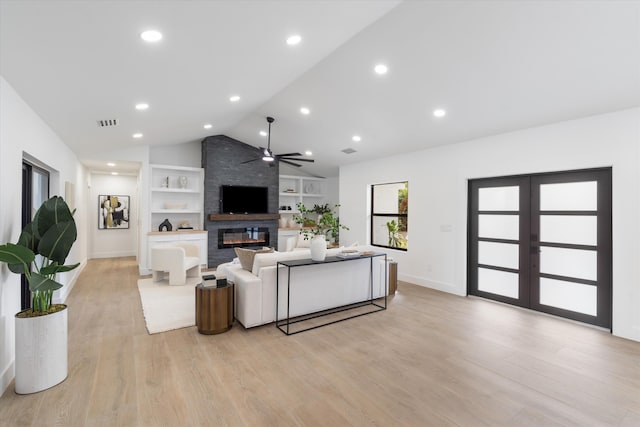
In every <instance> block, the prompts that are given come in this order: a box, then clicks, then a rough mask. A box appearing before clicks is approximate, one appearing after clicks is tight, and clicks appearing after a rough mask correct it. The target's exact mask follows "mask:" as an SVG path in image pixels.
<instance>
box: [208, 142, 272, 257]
mask: <svg viewBox="0 0 640 427" xmlns="http://www.w3.org/2000/svg"><path fill="white" fill-rule="evenodd" d="M261 154H262V153H261V151H260V150H259V149H258V148H255V147H253V146H251V145H248V144H245V143H243V142H240V141H237V140H235V139H233V138H229V137H228V136H225V135H215V136H209V137H207V138H205V139H204V140H203V141H202V167H203V168H204V216H205V220H204V223H205V228H206V229H207V230H208V231H209V268H215V267H217V266H218V265H219V264H222V263H223V262H228V261H231V260H232V259H233V258H234V257H235V256H236V255H235V251H234V249H233V248H223V249H218V229H220V228H240V227H243V228H244V227H268V228H269V235H270V237H269V239H270V243H269V246H273V247H276V246H277V244H278V221H277V220H254V221H243V220H236V221H209V214H219V213H222V212H221V210H220V186H221V185H248V186H260V187H268V189H269V190H268V199H269V200H268V203H269V213H274V214H277V213H278V191H279V170H278V162H274V165H273V166H269V163H267V162H263V161H262V159H261V157H262V156H261ZM251 159H258V160H256V161H254V162H250V163H245V164H243V163H242V162H245V161H247V160H251ZM238 217H239V219H240V218H241V217H242V215H238Z"/></svg>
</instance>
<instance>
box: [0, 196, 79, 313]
mask: <svg viewBox="0 0 640 427" xmlns="http://www.w3.org/2000/svg"><path fill="white" fill-rule="evenodd" d="M74 213H75V210H74V211H73V212H71V211H70V210H69V206H68V205H67V203H66V202H65V201H64V199H62V197H58V196H54V197H52V198H50V199H49V200H47V201H46V202H44V203H43V204H42V206H40V208H39V209H38V211H37V212H36V214H35V216H34V217H33V221H32V222H31V223H29V224H27V225H26V226H25V227H24V229H23V230H22V233H20V237H19V238H18V243H16V244H13V243H6V244H4V245H2V246H0V262H4V263H6V264H7V266H8V267H9V270H11V271H12V272H13V273H16V274H24V275H25V276H26V278H27V281H28V282H29V291H30V292H31V302H32V304H31V306H32V309H31V314H33V315H44V314H48V313H50V312H53V311H55V310H54V309H53V308H52V299H53V292H54V291H55V290H57V289H60V288H61V287H62V284H60V283H58V282H57V281H56V280H55V279H56V274H57V273H62V272H65V271H71V270H73V269H74V268H77V267H78V266H79V265H80V263H78V264H73V265H64V262H65V260H66V258H67V256H68V255H69V252H70V251H71V247H72V246H73V242H75V240H76V237H77V235H78V232H77V229H76V222H75V220H74V219H73V214H74Z"/></svg>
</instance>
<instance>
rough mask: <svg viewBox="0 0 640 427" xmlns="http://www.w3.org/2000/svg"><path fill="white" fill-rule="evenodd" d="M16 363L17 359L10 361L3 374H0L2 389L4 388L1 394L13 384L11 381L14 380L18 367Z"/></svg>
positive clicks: (0, 386)
mask: <svg viewBox="0 0 640 427" xmlns="http://www.w3.org/2000/svg"><path fill="white" fill-rule="evenodd" d="M14 363H15V360H12V361H11V363H9V366H7V367H6V368H5V370H4V371H3V372H2V376H0V390H2V393H0V396H2V395H3V394H4V393H5V392H6V391H7V389H8V388H9V385H11V381H13V378H14V377H15V376H16V374H15V372H16V367H15V364H14Z"/></svg>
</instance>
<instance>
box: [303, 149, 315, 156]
mask: <svg viewBox="0 0 640 427" xmlns="http://www.w3.org/2000/svg"><path fill="white" fill-rule="evenodd" d="M304 155H305V156H312V155H313V153H312V152H311V151H309V150H307V151H305V152H304Z"/></svg>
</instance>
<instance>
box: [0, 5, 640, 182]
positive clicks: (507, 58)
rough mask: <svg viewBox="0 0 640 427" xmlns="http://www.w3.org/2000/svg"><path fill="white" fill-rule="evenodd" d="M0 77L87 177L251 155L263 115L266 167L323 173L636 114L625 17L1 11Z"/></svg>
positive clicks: (396, 10)
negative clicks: (113, 164)
mask: <svg viewBox="0 0 640 427" xmlns="http://www.w3.org/2000/svg"><path fill="white" fill-rule="evenodd" d="M146 29H157V30H159V31H161V32H162V34H163V39H162V40H161V41H160V42H158V43H154V44H149V43H146V42H144V41H142V40H141V39H140V37H139V35H140V33H141V32H142V31H144V30H146ZM292 34H299V35H300V36H301V37H302V42H301V43H300V44H298V45H296V46H288V45H287V44H286V43H285V40H286V39H287V37H289V36H290V35H292ZM380 63H383V64H386V65H387V66H388V73H387V74H385V75H378V74H376V73H375V72H374V71H373V69H374V66H375V65H377V64H380ZM0 74H1V75H2V76H3V77H4V78H5V79H6V80H7V81H8V82H9V84H11V85H12V86H13V87H14V88H15V89H16V91H17V92H18V93H19V94H20V95H21V96H22V97H23V99H24V100H25V101H26V102H27V103H28V104H29V105H30V106H31V108H32V109H33V110H34V111H35V112H36V113H37V114H39V115H40V117H42V119H43V120H44V121H45V122H46V123H47V124H48V125H49V126H50V127H51V128H52V129H53V130H54V131H55V132H56V133H57V134H58V136H59V137H60V138H61V139H62V140H63V141H64V142H65V143H66V144H67V145H69V146H70V147H71V148H72V149H73V150H74V151H75V152H76V153H77V155H78V157H79V158H81V159H82V160H83V161H85V162H86V164H88V165H95V164H96V163H93V162H92V160H93V159H94V158H95V157H96V153H101V152H111V151H114V150H118V149H121V148H124V147H129V146H132V145H140V144H146V145H152V146H153V145H166V144H181V143H188V142H194V141H201V140H202V139H203V138H205V137H206V136H209V135H215V134H225V135H228V136H230V137H233V138H236V139H238V140H240V141H243V142H246V143H248V144H251V145H254V146H266V138H265V137H264V136H260V135H259V131H260V130H266V129H267V123H266V120H265V116H268V115H269V116H273V117H275V118H276V122H275V123H274V125H273V127H272V139H271V144H272V146H271V148H272V150H273V151H274V153H276V154H278V153H285V152H292V151H299V152H304V151H306V150H310V151H312V152H313V155H312V156H311V158H313V159H315V160H316V163H314V164H308V165H304V166H303V167H302V168H301V170H302V171H304V172H306V173H309V174H313V175H320V176H333V175H336V174H337V170H338V167H339V165H342V164H348V163H353V162H360V161H363V160H367V159H373V158H380V157H385V156H390V155H393V154H396V153H400V152H409V151H415V150H420V149H424V148H427V147H431V146H437V145H442V144H449V143H455V142H460V141H465V140H469V139H473V138H478V137H482V136H488V135H493V134H497V133H504V132H509V131H513V130H517V129H522V128H527V127H532V126H538V125H544V124H548V123H553V122H557V121H562V120H570V119H575V118H580V117H584V116H589V115H593V114H600V113H605V112H610V111H616V110H622V109H626V108H631V107H637V106H639V105H640V2H637V1H554V2H546V1H544V2H542V1H482V0H479V1H385V0H369V1H366V0H350V1H331V0H324V1H314V0H306V1H286V0H280V1H275V0H273V1H269V0H244V1H223V0H215V1H214V0H212V1H168V0H167V1H162V2H158V1H129V2H126V1H108V0H105V1H82V2H81V1H56V0H51V1H29V0H21V1H11V0H0ZM232 95H239V96H240V100H239V101H238V102H230V101H229V98H230V97H231V96H232ZM142 102H144V103H148V104H149V108H148V109H147V110H144V111H138V110H136V109H135V105H136V104H137V103H142ZM303 106H305V107H307V108H309V110H310V114H308V115H303V114H301V113H300V108H301V107H303ZM437 108H442V109H444V110H446V113H447V114H446V116H444V117H441V118H437V117H434V116H433V114H432V113H433V111H434V110H435V109H437ZM108 119H117V120H118V125H117V126H115V127H102V128H101V127H99V126H98V125H97V121H98V120H108ZM207 123H209V124H211V125H212V127H211V128H210V129H204V128H203V126H204V125H205V124H207ZM134 133H142V134H143V136H142V138H138V139H134V138H133V137H132V135H133V134H134ZM354 135H358V136H360V138H361V139H360V141H353V140H352V137H353V136H354ZM347 148H350V149H353V150H355V152H354V153H352V154H345V153H343V152H342V150H344V149H347ZM100 158H102V156H100ZM90 167H93V166H90Z"/></svg>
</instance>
